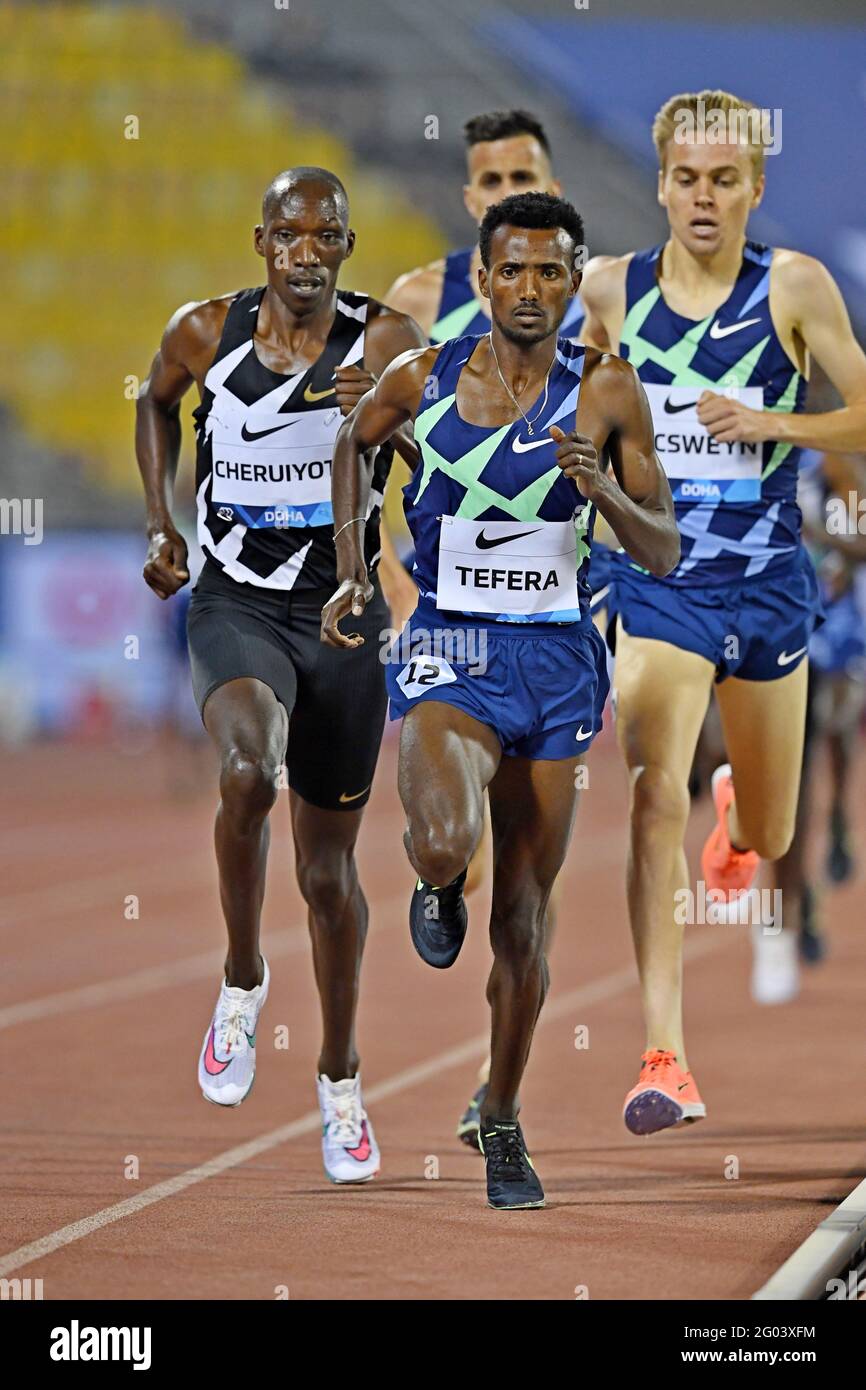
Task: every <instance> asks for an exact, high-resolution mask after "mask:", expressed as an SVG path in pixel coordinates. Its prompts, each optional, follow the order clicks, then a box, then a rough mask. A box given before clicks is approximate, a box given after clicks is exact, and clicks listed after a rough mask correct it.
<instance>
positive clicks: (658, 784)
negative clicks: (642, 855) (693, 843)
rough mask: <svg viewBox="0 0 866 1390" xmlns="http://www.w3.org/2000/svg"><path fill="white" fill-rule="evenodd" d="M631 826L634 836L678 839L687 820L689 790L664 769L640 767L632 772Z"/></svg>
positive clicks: (647, 766)
mask: <svg viewBox="0 0 866 1390" xmlns="http://www.w3.org/2000/svg"><path fill="white" fill-rule="evenodd" d="M631 795H632V824H633V827H634V829H635V832H636V833H637V834H647V835H653V834H665V833H666V832H670V833H671V834H672V835H674V836H675V837H676V838H681V837H682V834H683V832H684V830H685V827H686V821H687V820H688V817H689V790H688V784H687V783H680V782H679V781H678V779H677V777H676V776H675V775H674V774H673V773H672V772H670V771H669V770H668V769H667V768H663V767H658V766H653V765H644V766H642V767H638V768H635V769H634V770H633V771H632V782H631Z"/></svg>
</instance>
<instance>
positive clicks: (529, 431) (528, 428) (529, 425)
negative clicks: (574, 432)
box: [487, 333, 556, 435]
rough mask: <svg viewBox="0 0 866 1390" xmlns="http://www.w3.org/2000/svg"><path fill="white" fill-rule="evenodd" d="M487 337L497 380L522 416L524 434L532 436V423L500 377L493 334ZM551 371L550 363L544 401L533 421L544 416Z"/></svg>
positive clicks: (551, 365) (501, 376)
mask: <svg viewBox="0 0 866 1390" xmlns="http://www.w3.org/2000/svg"><path fill="white" fill-rule="evenodd" d="M487 336H488V338H489V339H490V351H491V352H492V353H493V361H494V362H495V363H496V370H497V372H498V373H499V380H500V381H501V382H502V385H503V386H504V387H505V389H506V391H507V392H508V394H509V396H510V397H511V399H512V400H513V402H514V404H515V405H516V406H517V409H518V410H519V411H520V414H521V415H522V416H523V423H524V424H525V425H526V433H527V434H530V435H531V434H534V433H535V431H534V430H533V428H532V421H531V420H530V419H529V416H528V415H527V414H526V411H525V410H524V409H523V407H522V406H521V404H520V401H519V400H518V399H517V397H516V396H515V394H514V392H513V391H512V389H511V387H510V386H509V385H508V382H507V381H506V380H505V377H504V376H503V375H502V368H501V367H500V365H499V358H498V357H497V356H496V348H495V347H494V346H493V334H492V333H488V334H487ZM555 360H556V356H555V354H554V361H555ZM552 370H553V362H551V364H550V366H549V367H548V369H547V376H546V377H545V378H544V400H543V401H542V402H541V405H540V406H539V408H538V410H537V411H536V413H535V415H534V416H533V417H532V418H533V419H534V420H538V419H539V418H540V416H542V415H543V414H544V407H545V406H546V405H547V391H548V387H549V386H550V373H551V372H552Z"/></svg>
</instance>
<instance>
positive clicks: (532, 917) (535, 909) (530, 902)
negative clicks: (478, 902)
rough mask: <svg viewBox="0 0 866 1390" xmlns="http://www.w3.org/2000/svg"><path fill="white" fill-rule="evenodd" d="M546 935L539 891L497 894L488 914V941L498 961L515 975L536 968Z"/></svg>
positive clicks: (540, 962) (540, 963) (540, 957)
mask: <svg viewBox="0 0 866 1390" xmlns="http://www.w3.org/2000/svg"><path fill="white" fill-rule="evenodd" d="M546 937H547V933H546V931H545V912H544V903H543V901H542V896H541V894H540V893H538V894H536V893H532V894H527V893H521V894H515V895H514V896H513V897H509V896H507V895H503V894H502V893H501V892H500V893H497V895H496V896H495V897H494V902H493V908H492V911H491V914H490V944H491V946H492V947H493V955H494V957H495V959H496V960H497V961H498V962H499V963H500V964H504V965H506V966H507V967H508V969H509V970H510V971H511V972H512V973H513V974H516V975H518V976H520V975H527V974H530V973H531V972H533V971H535V970H537V969H538V968H539V966H540V965H542V964H543V962H544V947H545V941H546Z"/></svg>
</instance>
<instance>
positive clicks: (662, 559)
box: [550, 354, 680, 576]
mask: <svg viewBox="0 0 866 1390" xmlns="http://www.w3.org/2000/svg"><path fill="white" fill-rule="evenodd" d="M588 356H589V357H590V358H591V360H589V361H588V362H587V364H586V368H585V371H584V382H583V386H582V388H581V392H580V398H579V400H578V407H577V418H576V422H575V423H576V428H575V432H574V433H572V434H570V435H568V436H565V435H563V433H562V431H561V430H558V429H557V428H556V426H553V427H552V428H551V431H550V433H551V434H552V435H553V437H554V439H556V440H557V443H558V444H559V448H558V449H557V451H556V454H557V461H558V463H559V466H560V468H562V469H563V471H564V472H565V474H566V475H567V476H568V477H569V478H574V480H575V482H576V483H577V487H578V490H579V491H580V493H581V494H582V495H583V496H584V497H586V498H588V499H589V500H590V501H592V502H593V503H594V504H595V506H596V508H597V510H598V512H599V514H600V515H601V516H603V517H604V519H605V521H607V522H608V524H609V525H610V527H611V529H612V530H613V532H614V534H615V535H616V537H617V539H618V540H619V542H620V544H621V545H623V546H624V547H625V549H626V550H627V551H628V553H629V555H631V557H632V559H633V560H635V561H636V562H637V564H639V565H642V566H643V567H644V568H645V569H648V570H649V571H650V573H651V574H656V575H659V576H664V575H666V574H669V573H670V571H671V570H672V569H673V568H674V567H675V566H676V564H677V563H678V561H679V558H680V537H679V532H678V530H677V524H676V520H675V517H674V504H673V498H672V497H671V490H670V486H669V484H668V480H667V478H666V477H665V474H664V471H663V469H662V466H661V464H660V463H659V461H658V459H657V457H656V453H655V443H654V433H653V423H652V416H651V415H650V408H649V404H648V402H647V399H646V396H645V395H644V390H643V387H642V386H641V384H640V381H639V379H638V375H637V372H636V371H635V370H634V368H633V367H630V366H629V364H628V363H627V362H624V361H623V360H622V358H621V357H612V356H609V355H607V354H604V355H602V356H596V355H595V354H588ZM605 453H606V454H607V455H608V456H609V457H610V461H611V464H612V466H613V472H614V477H613V478H611V477H610V475H609V474H608V472H607V471H606V468H605V466H604V463H603V462H602V461H601V457H602V455H604V454H605Z"/></svg>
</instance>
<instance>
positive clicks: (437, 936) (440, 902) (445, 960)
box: [409, 869, 469, 970]
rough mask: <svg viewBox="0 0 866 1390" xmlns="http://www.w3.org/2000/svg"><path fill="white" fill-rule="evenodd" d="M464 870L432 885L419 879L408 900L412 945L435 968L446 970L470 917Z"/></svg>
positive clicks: (456, 955)
mask: <svg viewBox="0 0 866 1390" xmlns="http://www.w3.org/2000/svg"><path fill="white" fill-rule="evenodd" d="M465 882H466V870H465V869H464V870H463V872H462V874H458V875H457V877H456V878H455V879H454V882H453V883H448V884H446V885H445V887H444V888H434V887H433V885H432V883H425V882H424V880H423V879H420V878H419V879H418V882H417V884H416V886H415V892H414V893H413V894H412V901H411V903H410V904H409V931H410V932H411V934H412V945H413V946H414V947H415V950H416V951H417V952H418V954H419V956H420V957H421V959H422V960H425V961H426V962H427V964H428V965H434V966H435V967H436V969H437V970H447V968H448V966H449V965H453V964H454V962H455V960H456V959H457V957H458V956H459V955H460V947H461V946H462V945H463V938H464V937H465V935H466V927H467V924H468V921H469V918H468V915H467V912H466V904H465V902H464V901H463V885H464V883H465Z"/></svg>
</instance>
